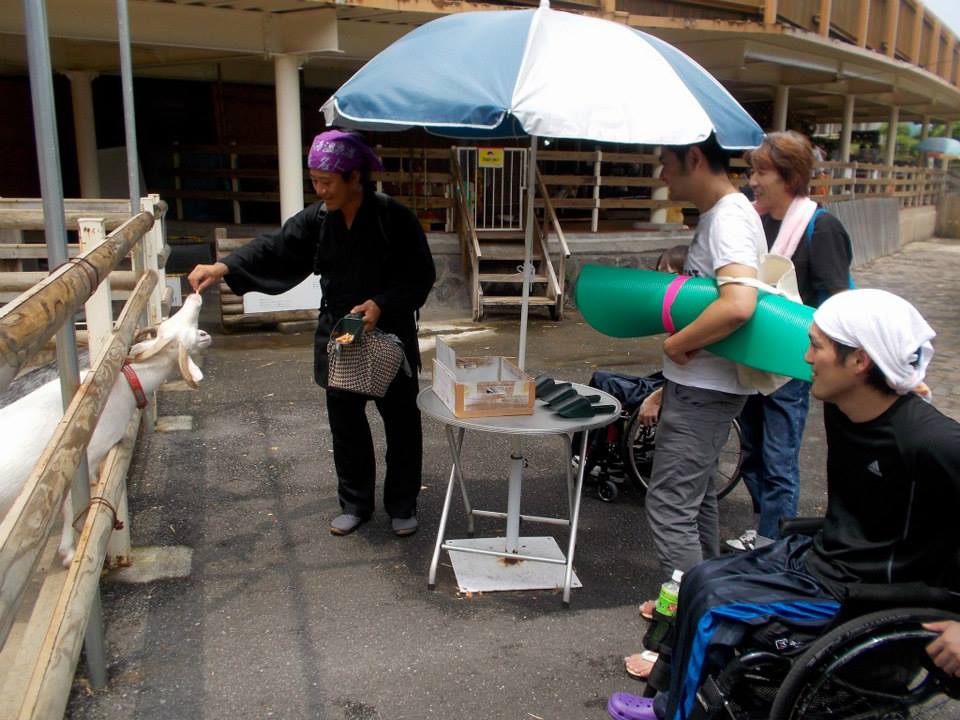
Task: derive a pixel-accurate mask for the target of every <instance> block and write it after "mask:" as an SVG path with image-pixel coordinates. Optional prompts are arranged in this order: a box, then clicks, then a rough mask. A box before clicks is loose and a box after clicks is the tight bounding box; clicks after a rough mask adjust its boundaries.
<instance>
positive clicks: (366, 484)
mask: <svg viewBox="0 0 960 720" xmlns="http://www.w3.org/2000/svg"><path fill="white" fill-rule="evenodd" d="M418 390H419V384H418V383H417V377H416V375H414V376H413V377H407V375H406V373H404V372H403V370H401V371H400V372H399V373H398V374H397V377H396V379H394V381H393V383H391V385H390V387H389V388H388V389H387V394H386V395H384V397H383V398H380V399H376V398H368V397H366V396H364V395H357V394H355V393H351V392H344V391H342V390H332V389H329V388H328V389H327V417H328V418H329V420H330V431H331V433H332V435H333V461H334V464H335V465H336V468H337V495H338V496H339V499H340V507H341V508H343V511H344V512H345V513H349V514H350V515H356V516H358V517H361V518H364V519H366V518H369V517H370V516H371V515H372V514H373V510H374V507H375V502H374V490H375V483H376V476H377V463H376V458H375V456H374V452H373V437H372V436H371V434H370V424H369V423H368V422H367V414H366V407H367V401H368V400H373V401H374V402H375V403H376V405H377V410H378V411H379V412H380V417H382V418H383V425H384V430H385V432H386V436H387V472H386V477H385V479H384V482H383V505H384V508H385V509H386V511H387V514H388V515H389V516H390V517H392V518H408V517H411V516H413V515H415V514H416V512H417V495H419V494H420V481H421V478H420V472H421V468H422V466H423V431H422V428H421V426H420V410H419V409H418V408H417V391H418Z"/></svg>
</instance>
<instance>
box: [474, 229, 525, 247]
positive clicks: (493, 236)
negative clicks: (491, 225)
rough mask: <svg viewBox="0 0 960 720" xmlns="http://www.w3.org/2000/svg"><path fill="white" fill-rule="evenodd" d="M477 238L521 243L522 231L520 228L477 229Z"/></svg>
mask: <svg viewBox="0 0 960 720" xmlns="http://www.w3.org/2000/svg"><path fill="white" fill-rule="evenodd" d="M477 239H478V240H481V241H487V240H493V241H497V240H502V241H505V242H514V243H517V242H518V243H520V244H523V239H524V233H523V231H522V230H520V231H516V230H477Z"/></svg>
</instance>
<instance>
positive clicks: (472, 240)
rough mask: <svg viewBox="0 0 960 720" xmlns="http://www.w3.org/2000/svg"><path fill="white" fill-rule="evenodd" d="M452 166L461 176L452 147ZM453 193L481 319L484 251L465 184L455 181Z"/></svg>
mask: <svg viewBox="0 0 960 720" xmlns="http://www.w3.org/2000/svg"><path fill="white" fill-rule="evenodd" d="M450 167H451V169H452V171H453V177H455V178H459V177H461V175H460V163H459V161H458V160H457V151H456V150H454V149H453V148H451V149H450ZM451 195H452V196H453V200H454V203H455V208H456V213H455V219H454V226H455V228H456V232H457V236H458V237H459V238H460V258H461V261H462V263H463V265H464V267H463V268H462V269H463V271H464V272H466V271H467V263H469V271H470V285H471V287H470V305H471V308H472V310H473V319H474V320H479V319H480V317H481V315H482V312H483V304H482V302H481V299H482V298H481V293H482V292H483V290H482V288H481V285H480V258H481V257H483V253H482V252H481V251H480V240H479V239H478V238H477V231H476V228H474V227H473V213H471V212H469V211H468V210H467V199H466V198H465V197H464V194H463V185H461V183H459V182H454V183H453V192H452V193H451Z"/></svg>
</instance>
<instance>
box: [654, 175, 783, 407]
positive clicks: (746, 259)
mask: <svg viewBox="0 0 960 720" xmlns="http://www.w3.org/2000/svg"><path fill="white" fill-rule="evenodd" d="M766 252H767V241H766V238H765V237H764V234H763V225H762V224H761V222H760V215H759V214H757V211H756V210H755V209H754V208H753V205H751V204H750V201H749V200H747V198H746V196H745V195H744V194H743V193H740V192H732V193H730V194H729V195H724V196H723V197H722V198H720V200H719V201H718V202H717V204H716V205H714V206H713V207H712V208H710V209H709V210H708V211H707V212H705V213H703V214H702V215H700V222H699V223H698V224H697V231H696V232H695V233H694V235H693V242H691V243H690V251H689V253H688V254H687V262H686V263H685V264H684V266H683V272H684V273H685V274H686V275H693V276H694V277H709V278H713V277H716V276H717V270H718V269H719V268H722V267H724V266H725V265H730V264H732V263H736V264H737V265H747V266H748V267H752V268H755V269H759V268H760V258H761V257H762V256H763V255H764V254H765V253H766ZM663 375H664V377H666V378H667V379H668V380H671V381H673V382H675V383H679V384H681V385H687V386H689V387H697V388H703V389H705V390H719V391H721V392H727V393H734V394H737V395H752V394H753V393H754V392H755V391H754V390H753V389H752V388H748V387H744V386H743V385H741V384H740V383H739V382H738V381H737V366H736V364H735V363H734V362H733V361H732V360H727V359H726V358H722V357H720V356H719V355H714V354H713V353H711V352H709V351H707V350H701V351H700V352H698V353H697V354H696V355H695V356H694V357H693V358H691V359H690V361H689V362H688V363H687V364H686V365H677V364H676V363H675V362H673V361H672V360H671V359H670V358H668V357H667V356H666V355H664V356H663Z"/></svg>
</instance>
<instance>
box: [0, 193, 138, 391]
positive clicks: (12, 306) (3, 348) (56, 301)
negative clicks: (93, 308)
mask: <svg viewBox="0 0 960 720" xmlns="http://www.w3.org/2000/svg"><path fill="white" fill-rule="evenodd" d="M153 223H154V218H153V214H152V213H149V212H141V213H138V214H137V215H134V216H133V217H132V218H130V219H129V220H128V221H127V222H125V223H124V224H123V225H121V226H120V227H118V228H117V229H116V230H114V231H113V232H112V233H110V235H108V236H107V239H106V240H105V241H104V242H103V244H101V245H98V246H97V247H95V248H93V249H92V250H90V251H88V252H85V253H82V254H80V255H79V256H78V257H76V258H73V259H72V260H71V261H69V262H66V263H64V264H63V265H61V266H60V267H59V268H57V269H56V270H54V271H53V272H52V273H51V274H50V275H49V276H48V277H47V278H46V279H45V280H44V281H42V282H40V283H38V284H37V285H36V286H34V287H33V288H31V289H30V290H28V291H26V292H25V293H23V294H22V295H20V296H19V297H18V298H16V299H15V300H13V301H11V302H9V303H7V304H6V305H4V306H3V308H0V390H3V389H5V388H6V387H7V385H9V384H10V381H11V380H13V378H14V377H15V376H16V374H17V372H18V371H19V370H20V368H21V367H22V366H23V365H24V363H26V361H27V360H29V359H30V358H31V357H32V356H33V354H34V353H36V352H37V351H38V350H39V349H40V348H42V347H43V346H44V345H45V344H46V342H47V341H48V340H49V339H50V338H51V337H53V335H54V333H55V332H56V329H57V328H58V327H60V325H62V324H63V322H64V321H65V320H66V319H67V318H68V317H71V316H72V315H73V314H74V313H75V312H77V310H79V309H80V307H81V306H82V305H83V303H85V302H86V301H87V300H88V299H89V298H90V296H91V295H92V294H93V292H94V290H96V289H97V286H98V285H99V284H100V281H101V280H102V279H103V278H105V277H106V276H107V274H109V273H110V271H112V270H113V269H115V268H116V267H117V265H118V264H119V263H120V260H122V259H123V258H124V257H126V256H127V254H128V253H129V252H130V250H131V249H132V248H133V246H134V245H136V244H137V241H138V240H139V239H140V238H141V237H143V235H145V234H146V232H147V231H148V230H149V229H150V228H151V227H152V226H153Z"/></svg>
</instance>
